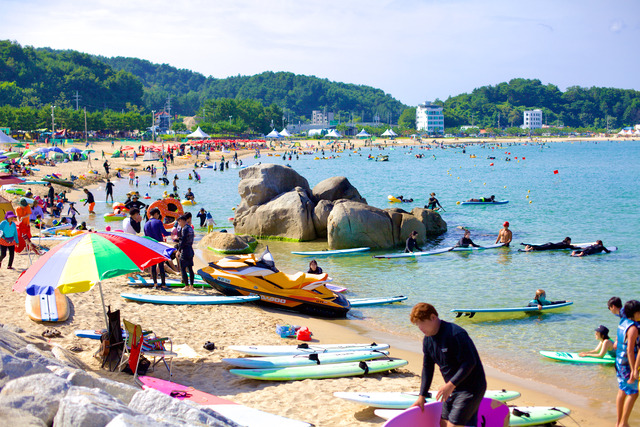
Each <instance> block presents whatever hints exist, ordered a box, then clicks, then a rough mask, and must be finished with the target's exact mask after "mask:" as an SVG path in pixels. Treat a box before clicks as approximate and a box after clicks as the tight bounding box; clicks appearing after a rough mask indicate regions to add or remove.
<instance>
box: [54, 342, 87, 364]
mask: <svg viewBox="0 0 640 427" xmlns="http://www.w3.org/2000/svg"><path fill="white" fill-rule="evenodd" d="M51 354H53V356H54V357H55V358H56V359H57V360H59V361H61V362H63V363H65V364H67V365H70V366H73V367H75V368H77V369H83V370H85V371H88V370H89V367H88V366H87V365H86V364H85V363H84V362H83V361H82V360H80V358H79V357H77V356H76V355H75V354H73V353H71V352H70V351H69V350H66V349H64V348H62V347H60V346H59V345H57V344H56V345H54V346H53V347H51Z"/></svg>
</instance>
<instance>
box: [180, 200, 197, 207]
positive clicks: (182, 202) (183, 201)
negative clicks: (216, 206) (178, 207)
mask: <svg viewBox="0 0 640 427" xmlns="http://www.w3.org/2000/svg"><path fill="white" fill-rule="evenodd" d="M180 203H181V204H183V205H185V206H186V205H191V206H193V205H195V204H196V201H195V200H188V199H184V200H182V201H181V202H180Z"/></svg>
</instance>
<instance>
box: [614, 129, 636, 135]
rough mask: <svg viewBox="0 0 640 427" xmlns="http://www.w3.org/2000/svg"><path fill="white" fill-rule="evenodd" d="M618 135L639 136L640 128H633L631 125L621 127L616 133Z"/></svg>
mask: <svg viewBox="0 0 640 427" xmlns="http://www.w3.org/2000/svg"><path fill="white" fill-rule="evenodd" d="M617 135H618V136H640V128H637V129H635V130H634V129H633V128H632V127H627V128H623V129H622V130H621V131H620V132H618V133H617Z"/></svg>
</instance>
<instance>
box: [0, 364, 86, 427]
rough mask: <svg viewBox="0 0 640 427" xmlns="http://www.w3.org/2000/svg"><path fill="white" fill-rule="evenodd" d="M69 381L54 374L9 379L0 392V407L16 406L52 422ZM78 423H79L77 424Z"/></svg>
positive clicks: (44, 420)
mask: <svg viewBox="0 0 640 427" xmlns="http://www.w3.org/2000/svg"><path fill="white" fill-rule="evenodd" d="M70 388H71V383H70V382H69V381H67V380H65V379H63V378H60V377H58V376H57V375H54V374H36V375H30V376H28V377H20V378H16V379H15V380H12V381H9V382H8V383H7V384H5V386H4V387H3V389H2V391H1V392H0V407H9V408H18V409H21V410H23V411H27V412H29V413H30V414H31V415H33V416H35V417H37V418H40V419H41V420H42V421H43V422H44V423H45V424H46V425H51V424H52V423H53V418H54V417H55V416H56V412H58V406H59V405H60V401H61V400H62V399H63V398H64V396H65V395H66V394H67V391H68V390H69V389H70ZM78 425H79V424H78Z"/></svg>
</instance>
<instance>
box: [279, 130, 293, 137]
mask: <svg viewBox="0 0 640 427" xmlns="http://www.w3.org/2000/svg"><path fill="white" fill-rule="evenodd" d="M280 136H282V137H283V138H289V137H290V136H291V134H290V133H289V132H287V128H283V129H282V131H280Z"/></svg>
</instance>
